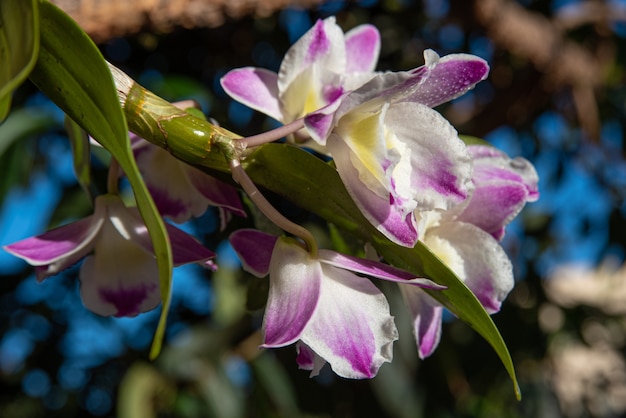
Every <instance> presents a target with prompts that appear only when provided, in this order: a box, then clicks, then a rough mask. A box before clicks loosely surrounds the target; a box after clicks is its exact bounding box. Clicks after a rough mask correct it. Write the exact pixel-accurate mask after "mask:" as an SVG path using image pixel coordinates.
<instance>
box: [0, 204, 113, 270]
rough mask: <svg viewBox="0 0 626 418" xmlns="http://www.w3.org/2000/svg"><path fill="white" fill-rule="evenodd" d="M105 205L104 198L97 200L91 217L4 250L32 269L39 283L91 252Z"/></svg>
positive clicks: (9, 246)
mask: <svg viewBox="0 0 626 418" xmlns="http://www.w3.org/2000/svg"><path fill="white" fill-rule="evenodd" d="M106 201H107V197H105V196H102V197H99V198H98V199H96V201H95V211H94V214H93V215H91V216H88V217H86V218H84V219H81V220H79V221H76V222H72V223H70V224H67V225H64V226H61V227H58V228H55V229H52V230H50V231H48V232H45V233H43V234H41V235H38V236H35V237H31V238H26V239H24V240H22V241H18V242H16V243H13V244H9V245H6V246H4V247H3V248H4V250H5V251H7V252H8V253H10V254H13V255H15V256H17V257H20V258H22V259H24V260H25V261H26V262H27V263H29V264H30V265H32V266H35V267H36V268H35V272H36V276H37V280H39V281H42V280H44V279H45V278H47V277H49V276H52V275H54V274H57V273H59V272H61V271H63V270H65V269H66V268H68V267H71V266H72V265H74V264H76V263H77V262H78V261H80V260H81V259H82V258H83V257H85V256H86V255H87V254H88V253H89V252H91V250H92V249H93V241H94V239H95V238H96V236H97V235H98V233H99V231H100V228H101V226H102V223H103V222H104V217H105V216H106Z"/></svg>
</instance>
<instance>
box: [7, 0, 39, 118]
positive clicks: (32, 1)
mask: <svg viewBox="0 0 626 418" xmlns="http://www.w3.org/2000/svg"><path fill="white" fill-rule="evenodd" d="M37 6H38V5H37V0H2V1H0V122H2V121H3V120H4V119H5V118H6V116H7V114H8V113H9V109H10V108H11V96H12V94H13V91H14V90H15V89H16V88H18V87H19V85H20V84H22V82H24V80H26V78H27V77H28V74H29V73H30V71H31V70H32V69H33V67H34V65H35V62H36V61H37V54H38V51H39V12H38V7H37Z"/></svg>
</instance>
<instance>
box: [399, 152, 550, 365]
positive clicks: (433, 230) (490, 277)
mask: <svg viewBox="0 0 626 418" xmlns="http://www.w3.org/2000/svg"><path fill="white" fill-rule="evenodd" d="M468 149H469V152H470V154H471V155H472V157H473V161H474V175H473V182H474V185H475V189H474V192H473V194H472V196H471V197H470V198H469V199H468V201H467V202H466V203H465V204H464V205H462V206H459V207H456V208H454V209H453V210H450V211H430V212H422V213H420V215H418V220H419V222H420V224H421V225H420V229H421V230H422V231H424V233H423V235H422V236H421V237H420V240H421V241H422V242H423V243H424V244H425V245H426V246H427V247H428V248H429V249H430V250H431V251H432V252H433V253H435V254H436V255H437V256H438V257H439V258H440V259H441V260H442V261H443V262H444V263H445V264H446V265H447V266H448V267H449V268H450V269H451V270H452V271H453V272H454V273H455V274H456V275H457V276H458V277H459V278H460V279H461V280H462V281H464V282H465V284H466V285H467V287H468V288H469V289H470V290H471V291H472V292H473V293H474V294H475V295H476V297H477V299H478V300H479V301H480V303H481V304H482V305H483V306H484V308H485V310H486V311H487V312H488V313H490V314H492V313H495V312H498V311H499V310H500V306H501V304H502V301H503V300H504V299H505V298H506V296H507V295H508V293H509V292H510V291H511V289H512V288H513V285H514V279H513V267H512V265H511V261H510V260H509V257H508V256H507V255H506V253H505V252H504V249H503V248H502V247H501V246H500V244H499V243H498V240H500V239H501V238H502V236H503V235H504V229H505V227H506V225H507V224H508V223H510V222H511V220H512V219H513V218H514V217H515V216H516V215H517V214H518V213H519V212H520V211H521V210H522V208H523V207H524V205H525V204H526V202H532V201H535V200H537V198H538V197H539V193H538V188H537V183H538V176H537V173H536V171H535V169H534V167H533V166H532V164H531V163H530V162H528V161H527V160H525V159H523V158H520V157H518V158H515V159H511V158H509V157H508V156H507V155H506V154H504V153H503V152H501V151H498V150H496V149H495V148H492V147H489V146H475V145H472V146H469V147H468ZM400 288H401V290H402V294H403V296H404V299H405V302H406V304H407V306H408V308H409V310H410V312H411V314H412V316H413V325H414V331H415V337H416V341H417V346H418V352H419V355H420V357H421V358H425V357H428V356H429V355H430V354H432V352H433V351H434V350H435V348H436V347H437V344H438V343H439V338H440V335H441V316H442V312H443V307H442V306H441V305H440V304H439V303H438V302H436V301H434V300H433V299H432V298H431V297H430V296H428V295H426V293H424V292H422V291H421V290H418V289H415V288H413V287H411V286H400Z"/></svg>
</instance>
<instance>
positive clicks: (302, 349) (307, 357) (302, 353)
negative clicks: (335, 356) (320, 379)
mask: <svg viewBox="0 0 626 418" xmlns="http://www.w3.org/2000/svg"><path fill="white" fill-rule="evenodd" d="M296 352H297V353H298V356H297V357H296V362H297V363H298V367H299V368H300V369H301V370H310V371H311V374H310V375H309V377H315V376H317V375H318V374H320V370H321V369H322V367H324V365H325V364H326V360H324V359H323V358H321V357H320V356H318V355H317V354H315V351H313V350H311V348H310V347H309V346H307V345H306V344H305V343H303V342H302V341H298V342H297V343H296Z"/></svg>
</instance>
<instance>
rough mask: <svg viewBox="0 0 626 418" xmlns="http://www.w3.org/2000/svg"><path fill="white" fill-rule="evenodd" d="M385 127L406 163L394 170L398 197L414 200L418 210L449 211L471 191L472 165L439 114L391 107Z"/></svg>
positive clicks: (416, 107) (418, 106) (415, 107)
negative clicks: (390, 133)
mask: <svg viewBox="0 0 626 418" xmlns="http://www.w3.org/2000/svg"><path fill="white" fill-rule="evenodd" d="M385 124H386V126H387V127H388V129H389V130H391V131H393V135H394V137H393V139H394V140H395V141H396V144H397V145H396V148H397V149H399V150H400V153H401V155H402V156H403V160H404V161H407V160H408V161H410V163H404V164H403V161H402V160H401V162H400V163H399V164H398V165H397V166H396V167H395V168H394V172H393V178H394V180H395V182H394V189H395V194H396V195H397V196H399V197H401V198H403V199H415V201H416V202H417V209H418V210H432V209H449V208H451V207H452V206H454V205H456V204H459V203H461V202H463V201H464V200H465V199H466V198H467V197H468V196H469V194H470V192H471V190H472V187H473V186H472V181H471V175H472V164H471V159H470V155H469V153H468V151H467V147H466V146H465V144H464V143H463V141H461V140H460V139H459V137H458V136H457V132H456V130H455V129H454V128H453V127H452V125H450V123H449V122H448V121H447V120H446V119H445V118H444V117H443V116H441V115H440V114H439V113H437V112H436V111H434V110H432V109H430V108H429V107H426V106H424V105H421V104H419V103H408V102H405V103H397V104H393V105H391V106H390V108H389V110H388V111H387V114H386V116H385Z"/></svg>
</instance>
